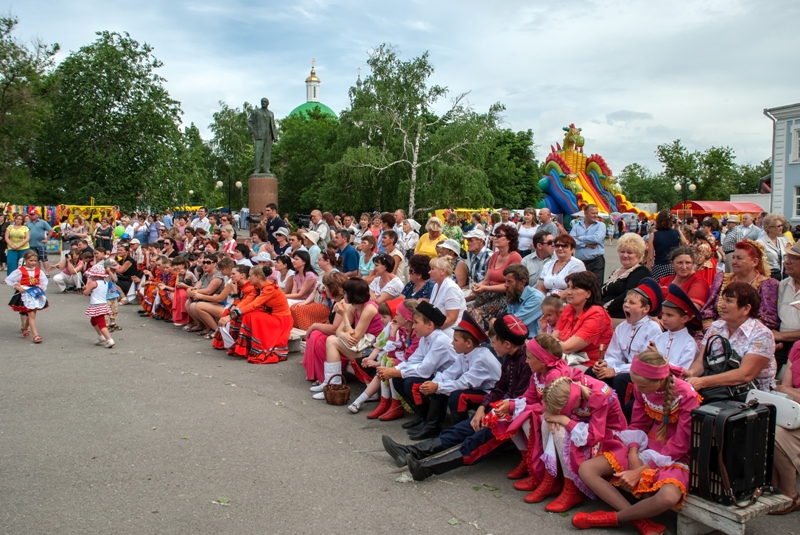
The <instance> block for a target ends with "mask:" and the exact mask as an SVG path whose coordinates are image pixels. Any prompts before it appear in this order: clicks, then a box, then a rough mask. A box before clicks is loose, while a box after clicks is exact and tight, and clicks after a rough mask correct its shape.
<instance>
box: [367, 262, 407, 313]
mask: <svg viewBox="0 0 800 535" xmlns="http://www.w3.org/2000/svg"><path fill="white" fill-rule="evenodd" d="M394 262H395V257H393V256H391V255H388V254H379V255H378V256H376V257H375V278H374V279H372V282H371V283H370V285H369V296H370V300H372V301H375V302H376V303H378V304H379V305H380V304H381V303H385V302H386V301H389V300H390V299H395V298H396V297H399V296H400V295H401V293H402V291H403V282H402V281H401V280H400V277H398V276H397V275H395V274H394V273H393V271H394Z"/></svg>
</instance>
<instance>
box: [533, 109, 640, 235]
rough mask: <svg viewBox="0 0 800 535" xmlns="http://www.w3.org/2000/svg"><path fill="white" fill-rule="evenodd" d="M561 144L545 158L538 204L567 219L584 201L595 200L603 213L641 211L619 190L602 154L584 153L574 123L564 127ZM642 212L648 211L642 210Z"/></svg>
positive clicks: (581, 137) (636, 212) (581, 139)
mask: <svg viewBox="0 0 800 535" xmlns="http://www.w3.org/2000/svg"><path fill="white" fill-rule="evenodd" d="M564 131H565V134H564V146H563V147H562V146H561V145H559V144H558V143H556V146H555V148H554V147H552V146H551V147H550V154H548V155H547V159H545V168H544V177H542V179H541V180H540V181H539V188H540V189H541V190H542V192H543V193H544V195H545V197H544V200H543V201H542V202H540V203H539V208H549V209H550V211H551V212H553V213H554V214H561V215H563V216H564V217H565V219H567V220H569V219H570V217H571V216H572V214H574V213H576V212H579V211H581V210H583V208H584V207H585V206H586V205H587V204H596V205H597V207H598V209H599V210H600V212H605V213H606V214H613V213H614V212H619V213H625V212H629V213H634V214H636V215H638V214H640V213H644V212H642V211H641V210H639V209H638V208H635V207H634V206H633V205H632V204H631V203H630V202H628V200H627V199H626V198H625V195H623V194H622V189H620V187H619V184H617V179H616V177H614V174H613V173H612V172H611V169H610V168H609V167H608V165H607V164H606V161H605V160H604V159H603V157H602V156H600V155H598V154H592V155H591V156H588V157H587V156H586V155H585V154H584V153H583V144H584V139H583V136H582V135H581V129H580V128H577V127H576V126H575V125H574V124H571V125H569V126H565V127H564ZM645 215H647V214H646V213H645Z"/></svg>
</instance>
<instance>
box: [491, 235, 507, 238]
mask: <svg viewBox="0 0 800 535" xmlns="http://www.w3.org/2000/svg"><path fill="white" fill-rule="evenodd" d="M492 237H493V238H505V237H506V235H505V234H492Z"/></svg>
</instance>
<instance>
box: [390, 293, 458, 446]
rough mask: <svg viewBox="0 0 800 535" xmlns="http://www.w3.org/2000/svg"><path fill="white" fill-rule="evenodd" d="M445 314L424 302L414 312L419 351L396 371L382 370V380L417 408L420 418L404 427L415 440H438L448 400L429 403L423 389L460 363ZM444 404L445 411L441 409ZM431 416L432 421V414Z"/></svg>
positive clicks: (396, 367)
mask: <svg viewBox="0 0 800 535" xmlns="http://www.w3.org/2000/svg"><path fill="white" fill-rule="evenodd" d="M445 319H446V317H445V315H444V314H443V313H442V311H441V310H439V309H438V308H436V307H435V306H433V305H432V304H430V303H428V302H427V301H422V302H421V303H419V304H418V305H417V310H416V311H415V312H414V325H413V327H412V328H413V329H414V333H415V334H416V335H417V336H418V337H419V345H418V346H417V350H416V351H414V353H412V354H411V356H410V357H408V359H407V360H406V361H405V362H401V363H400V364H398V365H397V366H395V367H393V368H386V367H383V366H380V367H378V372H377V373H378V377H380V378H381V380H383V381H385V380H387V379H391V380H392V382H393V384H394V388H395V390H396V391H397V392H398V393H399V394H401V395H402V396H403V398H405V400H406V401H408V402H409V403H410V404H412V405H413V406H414V412H415V413H416V414H417V418H416V419H415V420H413V421H412V422H409V423H406V424H403V427H404V428H405V429H408V432H409V434H410V435H412V438H413V437H417V438H413V439H414V440H422V439H423V438H431V437H435V436H436V435H438V434H439V431H441V428H442V421H443V420H444V416H445V415H446V411H447V400H445V401H444V402H442V401H441V400H439V399H436V398H428V399H426V397H425V396H423V395H422V394H421V393H420V390H419V388H420V385H421V384H422V383H424V382H426V381H429V380H430V379H431V378H432V377H433V375H434V374H435V373H436V372H441V371H444V370H446V369H447V368H449V367H450V365H451V364H452V363H453V362H454V361H455V360H456V352H455V349H453V343H452V342H453V341H452V339H451V338H450V337H449V336H447V334H445V333H443V332H442V331H441V328H442V325H444V322H445ZM442 403H444V406H443V407H440V405H442ZM429 413H430V418H428V414H429Z"/></svg>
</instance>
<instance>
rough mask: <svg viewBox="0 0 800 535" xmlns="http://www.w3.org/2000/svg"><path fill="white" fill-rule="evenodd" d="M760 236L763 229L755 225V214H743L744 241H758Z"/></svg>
mask: <svg viewBox="0 0 800 535" xmlns="http://www.w3.org/2000/svg"><path fill="white" fill-rule="evenodd" d="M760 234H761V229H760V228H758V227H757V226H756V225H755V224H754V221H753V214H742V239H744V240H757V239H758V236H759V235H760Z"/></svg>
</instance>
